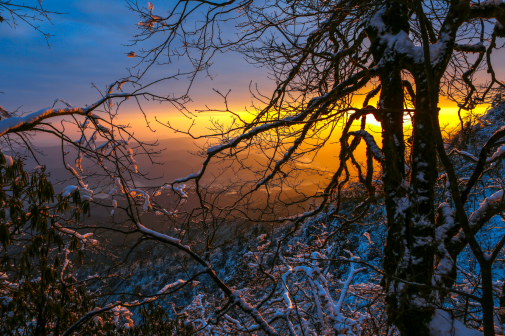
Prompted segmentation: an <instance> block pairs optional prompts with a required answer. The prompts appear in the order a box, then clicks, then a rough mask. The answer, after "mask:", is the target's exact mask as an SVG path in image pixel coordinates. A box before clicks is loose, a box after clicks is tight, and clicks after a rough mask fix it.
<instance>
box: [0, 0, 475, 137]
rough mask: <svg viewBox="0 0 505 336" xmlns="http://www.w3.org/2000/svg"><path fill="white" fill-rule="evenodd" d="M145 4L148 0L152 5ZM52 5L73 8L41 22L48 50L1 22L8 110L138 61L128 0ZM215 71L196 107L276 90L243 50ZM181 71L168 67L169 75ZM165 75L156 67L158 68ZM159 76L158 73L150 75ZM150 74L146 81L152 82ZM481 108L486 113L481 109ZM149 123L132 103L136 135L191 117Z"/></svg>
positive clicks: (114, 75)
mask: <svg viewBox="0 0 505 336" xmlns="http://www.w3.org/2000/svg"><path fill="white" fill-rule="evenodd" d="M146 5H147V2H146ZM154 5H155V8H156V9H157V10H159V11H161V12H163V11H164V10H166V9H168V7H169V6H170V2H168V1H166V2H164V6H165V8H162V6H161V5H159V6H158V3H156V2H154ZM44 6H46V8H47V9H52V10H57V11H59V12H63V13H67V14H65V15H56V16H53V17H52V19H53V20H52V24H49V23H47V22H43V23H40V25H41V27H42V28H43V30H44V31H46V32H49V33H50V34H51V35H54V36H53V37H51V38H50V40H49V42H50V48H48V46H47V44H46V41H45V40H44V38H43V37H42V35H41V34H40V33H38V32H36V31H34V30H33V28H31V27H29V26H27V25H25V24H20V25H19V26H18V27H17V28H16V29H11V28H9V27H8V26H7V25H5V24H3V25H1V26H0V30H1V37H0V43H1V45H2V46H3V50H2V62H1V64H0V78H2V79H3V81H2V84H0V91H2V92H3V94H0V105H2V106H3V107H4V108H6V109H7V110H9V111H12V110H15V109H17V108H20V111H24V112H29V111H36V110H39V109H41V108H44V107H47V106H50V105H52V102H53V101H54V100H55V99H57V98H59V99H64V100H66V101H68V102H70V103H71V104H72V105H84V104H90V103H93V102H94V101H96V100H97V99H98V98H99V97H100V96H99V94H98V93H97V92H96V90H95V89H94V88H93V87H92V83H93V84H95V85H96V86H97V87H99V88H101V89H103V88H104V87H105V85H107V84H109V83H111V82H113V81H114V80H116V79H118V78H121V77H122V76H125V75H126V74H127V71H126V68H127V67H131V66H133V65H134V64H135V63H136V60H135V59H131V58H127V57H126V53H127V52H129V51H136V50H138V48H137V47H135V46H134V47H131V46H125V45H127V44H128V43H129V41H130V39H131V37H132V36H133V35H134V34H135V33H136V32H137V27H136V26H135V24H136V23H138V21H139V19H138V17H137V16H136V14H135V13H133V12H131V11H129V10H128V9H127V8H126V6H125V3H124V1H123V0H109V1H99V0H88V1H77V0H69V1H56V0H52V1H51V0H45V1H44ZM214 61H215V62H214V65H213V67H212V68H211V69H212V72H213V74H217V77H216V78H214V79H213V80H210V79H209V78H204V77H203V76H202V77H201V78H200V79H199V81H198V82H197V83H196V85H195V86H194V88H193V91H192V98H193V100H194V103H192V104H191V105H189V107H190V108H194V109H202V108H204V105H205V104H208V106H209V107H211V108H217V109H219V108H222V107H223V104H222V101H221V100H220V99H219V97H218V96H217V95H216V94H215V93H214V92H213V91H212V89H213V88H215V89H218V90H220V91H222V92H227V91H228V90H229V89H232V91H231V94H230V96H229V97H230V106H231V107H232V108H233V109H235V110H236V111H243V110H245V108H247V107H250V105H251V100H252V99H251V95H250V94H249V91H248V87H249V83H250V82H251V81H252V82H253V83H258V85H259V87H260V88H262V90H263V93H266V94H268V95H270V94H271V89H272V87H273V83H271V82H270V81H268V79H267V78H266V75H267V74H266V71H265V70H262V69H258V68H255V67H252V66H251V65H248V64H247V63H246V62H245V61H244V60H243V59H242V57H241V56H240V55H238V54H232V53H228V54H225V55H218V57H216V58H215V60H214ZM174 69H176V65H174V66H172V68H171V69H166V71H167V73H169V70H170V71H173V70H174ZM155 74H156V75H159V73H158V72H155ZM151 78H155V77H151ZM149 79H150V78H146V79H145V82H148V80H149ZM181 84H182V83H167V84H165V86H163V87H162V89H163V90H166V92H165V93H170V92H172V91H173V90H172V87H171V85H181ZM441 106H442V113H441V115H442V123H456V122H457V117H456V115H455V113H456V111H457V108H456V107H455V106H454V105H452V106H451V105H448V103H446V102H443V103H442V104H441ZM483 109H484V107H481V109H480V110H483ZM146 112H147V114H148V118H149V120H150V121H152V123H151V126H152V127H153V128H154V129H157V130H158V131H157V132H156V133H151V132H150V131H149V130H148V128H147V127H145V122H144V121H143V120H144V118H143V116H142V115H141V114H140V113H139V112H138V109H137V108H136V104H134V102H130V103H129V105H128V106H127V107H126V109H123V110H122V113H123V118H125V119H123V121H129V122H131V123H132V124H133V125H135V131H136V133H137V134H138V135H142V136H144V137H147V138H168V137H172V136H174V134H173V132H171V131H170V132H168V131H167V130H166V129H164V128H163V127H161V126H159V125H157V124H156V122H155V121H154V116H156V117H158V118H160V119H161V120H164V121H166V120H171V122H172V123H173V124H177V125H180V126H181V127H185V125H189V122H190V121H188V120H186V119H185V118H184V117H182V116H181V115H180V113H178V112H177V111H176V110H175V109H174V108H173V107H171V106H169V105H159V104H155V105H153V104H150V105H148V108H147V109H146ZM211 116H212V114H210V113H205V114H203V115H201V117H200V118H198V119H199V123H198V125H200V126H201V128H200V129H197V130H199V131H204V127H203V125H205V124H206V123H207V120H208V119H209V117H211Z"/></svg>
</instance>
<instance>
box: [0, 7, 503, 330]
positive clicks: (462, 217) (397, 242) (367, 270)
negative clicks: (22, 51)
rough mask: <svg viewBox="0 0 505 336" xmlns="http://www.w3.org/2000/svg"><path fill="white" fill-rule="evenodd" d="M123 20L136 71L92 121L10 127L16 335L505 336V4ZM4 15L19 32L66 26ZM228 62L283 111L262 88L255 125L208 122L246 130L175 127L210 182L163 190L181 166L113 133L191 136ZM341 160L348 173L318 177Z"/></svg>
mask: <svg viewBox="0 0 505 336" xmlns="http://www.w3.org/2000/svg"><path fill="white" fill-rule="evenodd" d="M126 5H127V8H128V9H129V10H131V11H133V12H135V13H137V14H138V16H139V17H140V22H139V23H137V27H138V34H137V35H135V36H133V37H132V40H131V41H130V43H131V48H132V50H134V51H131V52H130V53H128V55H127V56H128V57H129V58H133V59H134V60H135V61H136V65H135V66H133V67H132V68H129V69H128V72H126V75H125V76H124V77H123V78H120V79H118V80H117V81H115V82H113V83H112V84H110V85H108V86H107V88H106V90H105V91H103V92H100V97H99V98H98V99H97V100H96V102H94V103H90V104H88V105H87V106H85V107H74V106H72V105H71V104H70V103H69V102H66V101H64V100H57V101H55V102H54V104H53V106H52V107H50V108H45V109H41V110H39V111H37V112H33V113H30V114H24V115H22V114H21V113H19V112H17V111H15V112H9V111H7V110H5V109H3V108H1V109H0V112H1V114H2V119H1V120H0V137H1V139H2V140H1V141H2V154H3V155H2V158H1V159H0V164H1V166H0V167H1V169H0V182H1V183H2V186H3V189H2V193H1V195H0V199H1V200H2V202H3V205H2V210H1V211H0V220H1V222H0V243H1V244H2V245H1V247H0V255H1V257H2V264H1V267H2V269H1V272H0V280H1V281H2V282H1V283H0V293H1V295H2V301H1V306H0V319H1V321H2V325H1V326H0V328H1V330H2V332H3V333H5V334H9V335H10V334H12V335H21V334H34V335H48V334H52V335H74V334H78V333H85V334H86V333H88V334H110V335H114V334H124V333H126V334H136V335H150V334H166V335H183V334H196V335H242V334H243V335H245V334H257V335H288V334H289V335H333V334H335V335H452V334H454V335H482V334H484V335H486V336H488V335H497V334H498V335H503V334H504V323H505V294H504V292H505V284H504V279H503V276H504V274H505V273H504V269H503V252H502V248H503V245H505V232H504V231H503V227H502V225H503V224H502V223H503V218H505V217H503V216H504V211H505V202H504V199H503V195H504V193H503V190H504V183H503V178H502V175H503V174H502V172H503V167H502V159H503V158H504V157H505V140H504V139H505V124H504V120H505V113H504V112H503V111H505V102H503V101H502V91H503V88H504V87H505V84H504V83H503V82H502V81H501V79H500V78H499V73H500V71H499V69H498V68H497V67H496V65H495V62H497V59H499V58H500V57H502V56H501V50H500V49H501V47H502V44H501V43H502V42H501V39H502V38H503V37H505V28H504V25H505V15H504V13H505V3H504V2H502V1H501V0H491V1H463V0H460V1H458V0H450V1H447V0H440V1H435V0H429V1H422V0H413V1H404V0H401V1H398V0H393V1H326V0H324V1H323V0H321V1H318V0H301V1H298V0H290V1H282V0H269V1H262V2H261V1H254V0H242V1H240V0H229V1H225V2H213V1H207V0H193V1H186V0H185V1H177V2H174V3H173V4H172V3H171V4H170V8H171V9H170V10H169V11H168V12H163V11H158V10H157V7H156V6H155V5H156V4H152V3H150V2H149V3H146V4H141V3H137V2H133V1H129V0H127V1H126ZM0 8H1V9H0V14H1V15H2V22H3V21H4V20H5V18H4V17H6V14H9V15H10V16H11V19H10V20H11V21H6V22H7V23H9V22H11V24H14V19H15V18H18V19H19V18H21V19H23V20H28V22H31V21H30V20H32V19H42V20H44V19H45V18H46V17H47V16H48V15H51V14H53V15H56V14H57V13H55V12H51V11H48V10H46V9H45V8H43V7H42V5H41V3H39V6H34V7H28V6H24V5H23V6H21V5H17V4H14V3H13V2H10V1H7V2H1V1H0ZM2 24H4V23H2ZM44 36H45V37H47V35H46V33H44ZM231 53H239V54H241V55H243V57H245V59H246V60H247V61H248V62H249V63H251V64H252V65H254V66H256V67H260V68H262V69H267V70H268V78H269V80H270V81H272V82H274V83H275V89H274V90H273V91H272V92H269V93H267V94H266V93H265V91H264V90H262V89H261V88H259V87H255V86H254V85H251V92H250V93H251V96H252V97H253V98H254V100H255V103H254V105H253V106H252V108H251V109H250V110H249V111H248V112H249V113H250V114H251V115H252V116H253V117H250V118H245V117H244V116H243V114H241V113H239V112H238V111H233V110H232V109H230V108H229V106H228V95H227V94H225V93H222V92H219V91H216V93H217V94H218V95H220V96H221V97H222V99H223V104H224V109H217V108H212V107H208V106H205V107H203V108H202V109H201V110H199V111H206V112H211V113H216V114H217V113H222V112H226V113H228V114H229V115H230V116H232V121H231V122H230V123H222V122H220V121H215V122H214V123H213V124H212V126H211V127H210V131H209V132H208V133H206V134H195V133H194V132H193V131H192V127H190V128H189V129H179V128H177V127H175V126H174V125H173V124H172V123H171V122H170V120H168V121H166V120H163V118H157V119H156V120H155V122H158V123H160V124H161V125H163V126H165V128H166V130H167V131H170V132H174V131H175V132H176V133H178V134H181V135H184V136H186V137H190V138H191V139H194V141H195V142H196V143H197V144H199V145H200V146H201V148H200V150H198V151H197V152H196V153H195V155H197V156H198V157H199V158H200V166H199V168H198V169H196V170H194V171H187V172H184V174H182V175H181V176H178V177H177V178H174V179H170V180H167V179H165V178H164V177H162V178H158V179H156V178H153V176H152V175H149V169H150V168H148V167H149V166H148V164H149V163H153V164H155V163H156V160H157V158H159V157H160V155H163V151H162V150H160V149H159V147H157V146H156V143H149V142H148V141H144V140H143V139H141V138H137V137H136V136H135V134H134V133H133V132H131V131H130V130H129V128H128V127H126V126H125V125H120V124H118V123H117V122H116V121H117V117H118V116H119V115H120V114H121V113H122V107H123V106H124V105H125V104H126V101H128V100H130V101H131V100H134V101H135V102H136V103H138V107H139V113H141V114H144V115H145V113H144V108H145V107H143V106H145V105H144V101H145V100H147V101H154V102H159V103H162V104H167V105H170V106H172V107H176V108H177V109H178V110H179V111H180V112H181V113H182V114H183V115H185V116H188V117H189V118H193V116H194V115H195V114H196V112H198V111H192V110H191V109H190V108H189V105H188V104H189V103H191V102H192V97H193V96H195V95H198V92H195V90H194V89H193V86H194V83H195V81H196V80H197V78H199V77H200V76H208V77H212V76H214V74H213V68H212V65H213V60H214V58H216V57H226V55H227V54H231ZM219 55H221V56H219ZM222 55H224V56H222ZM179 65H181V67H183V68H184V69H185V70H184V71H181V70H180V67H179ZM188 65H189V67H188ZM158 69H163V71H161V70H158ZM166 69H168V70H169V71H170V72H169V73H168V74H167V72H166ZM157 71H159V74H161V75H160V76H159V78H156V79H155V80H154V81H151V78H152V77H151V76H152V74H153V73H155V74H157V73H158V72H157ZM148 79H149V80H148ZM174 80H178V81H179V82H180V83H184V86H181V85H182V84H179V87H178V89H180V87H183V90H182V93H180V92H178V94H174V92H172V91H170V92H167V90H170V86H169V85H164V83H167V82H171V81H174ZM209 89H211V88H209ZM179 91H180V90H179ZM160 92H161V93H160ZM363 96H364V99H362V98H359V97H363ZM441 99H444V100H449V101H452V102H454V104H456V105H457V106H458V108H459V111H458V115H457V116H454V118H457V119H458V121H459V122H458V126H457V127H455V128H452V129H451V128H447V127H444V126H441V123H440V118H439V115H440V101H441ZM372 101H374V102H375V101H377V103H376V104H375V106H374V105H373V104H372V103H371V102H372ZM479 105H489V107H490V108H489V109H488V110H487V112H486V113H485V114H476V113H474V112H473V111H474V109H475V108H476V107H477V106H479ZM62 117H63V118H64V119H63V121H61V119H57V120H58V122H51V121H53V120H56V118H62ZM372 117H373V118H374V119H375V120H376V121H377V122H378V123H380V139H379V137H378V136H374V134H373V132H372V131H371V129H370V127H369V124H368V123H367V119H368V120H369V121H370V119H371V118H372ZM70 126H71V127H70ZM74 130H77V132H76V131H74ZM41 133H44V134H51V135H52V136H54V137H56V138H58V139H60V140H61V147H60V148H59V151H61V153H58V155H60V156H61V158H62V160H63V162H64V163H63V165H62V168H64V169H63V170H60V171H55V173H58V172H59V173H58V174H61V175H60V176H57V178H56V179H48V173H51V172H50V171H48V169H47V167H46V166H44V165H38V166H37V167H36V168H35V169H33V170H29V169H27V167H25V166H27V164H26V163H27V162H30V161H29V160H33V161H37V153H38V150H39V149H38V148H37V146H36V145H35V144H34V143H33V142H32V140H31V139H36V136H37V134H41ZM335 139H338V140H337V141H338V147H337V148H338V150H337V151H336V152H335V153H333V154H332V155H334V156H336V157H337V158H338V161H336V163H335V165H334V166H332V167H330V168H329V169H319V168H318V167H317V166H315V165H310V163H311V162H313V160H315V158H316V157H318V156H319V157H320V156H321V155H326V154H324V153H327V152H325V148H328V146H330V145H331V143H332V142H334V141H335ZM360 148H361V149H364V154H361V155H358V151H359V150H360ZM167 153H170V149H169V150H168V151H167ZM74 155H75V159H70V157H72V156H74ZM308 163H309V164H308ZM165 169H166V171H167V174H169V171H170V170H171V169H172V170H175V169H177V167H176V166H175V165H167V166H166V168H165ZM62 172H63V173H62ZM65 174H66V175H65ZM66 176H70V178H67V177H66ZM71 181H72V182H71ZM55 190H56V191H55ZM86 216H87V217H86ZM27 322H28V323H27Z"/></svg>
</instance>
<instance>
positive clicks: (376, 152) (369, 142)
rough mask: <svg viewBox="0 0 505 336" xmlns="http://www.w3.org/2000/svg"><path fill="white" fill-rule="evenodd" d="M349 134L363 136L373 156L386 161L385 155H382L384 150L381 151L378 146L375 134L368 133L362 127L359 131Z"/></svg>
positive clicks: (380, 160)
mask: <svg viewBox="0 0 505 336" xmlns="http://www.w3.org/2000/svg"><path fill="white" fill-rule="evenodd" d="M349 135H354V136H356V137H362V138H363V140H365V142H366V144H367V146H368V148H369V149H370V151H371V152H372V155H373V157H374V158H375V159H376V160H377V161H379V162H382V161H384V155H382V152H381V150H380V148H379V146H377V143H376V142H375V139H374V138H373V136H372V135H371V134H370V133H368V132H367V131H365V130H363V129H362V130H359V131H354V132H349Z"/></svg>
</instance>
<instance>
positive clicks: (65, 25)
mask: <svg viewBox="0 0 505 336" xmlns="http://www.w3.org/2000/svg"><path fill="white" fill-rule="evenodd" d="M31 2H33V3H36V1H34V0H31ZM28 3H30V2H27V4H28ZM153 3H154V5H155V12H157V10H158V13H160V12H161V13H160V14H161V15H163V9H161V8H160V7H161V6H157V3H156V2H155V1H153ZM43 4H44V6H45V7H46V8H47V9H51V10H56V11H59V12H64V13H67V14H65V15H55V16H52V24H51V23H48V22H42V23H39V24H40V26H41V28H42V29H43V30H44V31H46V32H49V33H50V34H51V35H54V36H52V37H51V38H50V40H49V42H50V48H48V46H47V44H46V41H45V39H44V38H43V36H42V35H41V34H40V33H38V32H36V31H34V29H33V28H31V27H30V26H28V25H26V24H20V25H19V26H18V27H17V28H16V29H13V28H10V27H9V26H7V25H6V24H5V23H4V24H0V45H2V51H1V53H0V57H1V62H0V78H2V79H3V80H2V82H1V84H0V91H2V92H3V94H0V105H2V106H3V107H5V108H6V109H7V110H14V109H16V108H19V107H21V108H20V111H24V112H29V111H36V110H39V109H41V108H44V107H47V106H50V105H51V104H52V102H53V101H54V100H55V99H57V98H59V99H64V100H66V101H68V102H70V103H71V104H72V105H74V106H75V105H77V106H78V105H84V104H90V103H92V102H94V101H96V100H97V99H98V98H99V95H98V93H97V92H96V90H95V89H94V88H92V84H91V83H94V84H96V85H97V86H98V87H99V88H104V87H105V85H107V84H109V83H111V82H113V81H115V80H116V79H118V78H121V77H123V76H126V75H127V71H126V68H127V67H131V66H132V65H134V64H135V60H134V59H130V58H127V57H126V55H125V53H127V52H129V51H132V50H138V48H136V47H129V46H125V45H126V44H128V43H129V41H130V40H131V38H132V36H133V35H134V34H135V33H136V32H137V27H136V26H135V24H136V23H138V22H139V18H138V17H137V15H136V14H135V13H133V12H131V11H129V10H128V9H127V8H126V5H125V2H124V0H107V1H103V0H102V1H99V0H86V1H82V0H81V1H77V0H68V1H57V0H44V2H43ZM162 4H164V6H165V7H166V8H164V9H165V10H166V9H168V7H169V6H170V2H167V1H164V2H163V3H162ZM145 5H146V6H147V1H146V3H145ZM214 61H215V65H214V66H213V68H212V69H213V71H212V72H213V73H214V74H218V76H217V77H216V78H215V79H214V80H213V81H211V80H210V79H208V78H207V79H206V78H203V77H202V78H201V79H200V80H199V81H198V82H197V85H196V86H195V87H194V90H193V98H194V101H195V103H194V104H192V105H191V107H193V108H195V109H198V108H202V106H203V105H204V104H207V103H211V106H213V107H216V108H220V107H222V105H221V104H219V103H218V100H217V99H216V97H217V96H216V95H215V94H214V93H213V91H212V88H216V89H219V90H222V91H224V92H226V91H228V89H233V90H232V96H231V101H232V105H234V106H236V107H237V108H241V107H242V105H243V107H245V106H248V105H250V101H251V99H250V95H249V93H248V86H249V82H250V81H251V80H253V81H255V82H257V81H261V80H262V78H264V76H263V74H264V73H263V72H262V71H261V70H259V71H258V69H256V68H253V67H252V66H250V65H247V63H246V62H245V61H244V60H243V59H242V57H241V56H240V55H236V54H225V55H220V56H218V57H217V58H216V59H215V60H214ZM176 66H177V65H174V66H170V67H165V68H162V69H157V70H156V71H154V72H153V73H152V75H151V76H150V77H148V78H147V79H149V78H155V76H156V75H159V73H160V71H161V72H164V73H171V72H175V71H177V68H176ZM147 79H146V81H147ZM170 85H172V84H167V85H165V86H163V87H161V90H163V91H164V92H165V93H170V91H171V90H172V88H171V86H170ZM180 85H183V83H177V85H176V86H177V87H178V88H180ZM174 87H175V86H174ZM212 104H214V105H212ZM160 109H162V112H163V114H166V115H167V116H171V115H174V114H173V113H174V110H173V109H170V108H169V107H168V106H166V107H159V106H158V107H153V109H152V110H151V109H149V108H148V111H147V112H148V114H149V116H150V117H154V115H157V116H158V117H159V113H160ZM124 113H126V114H132V113H138V112H137V111H136V109H135V108H134V107H130V108H127V109H126V110H125V111H124Z"/></svg>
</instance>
